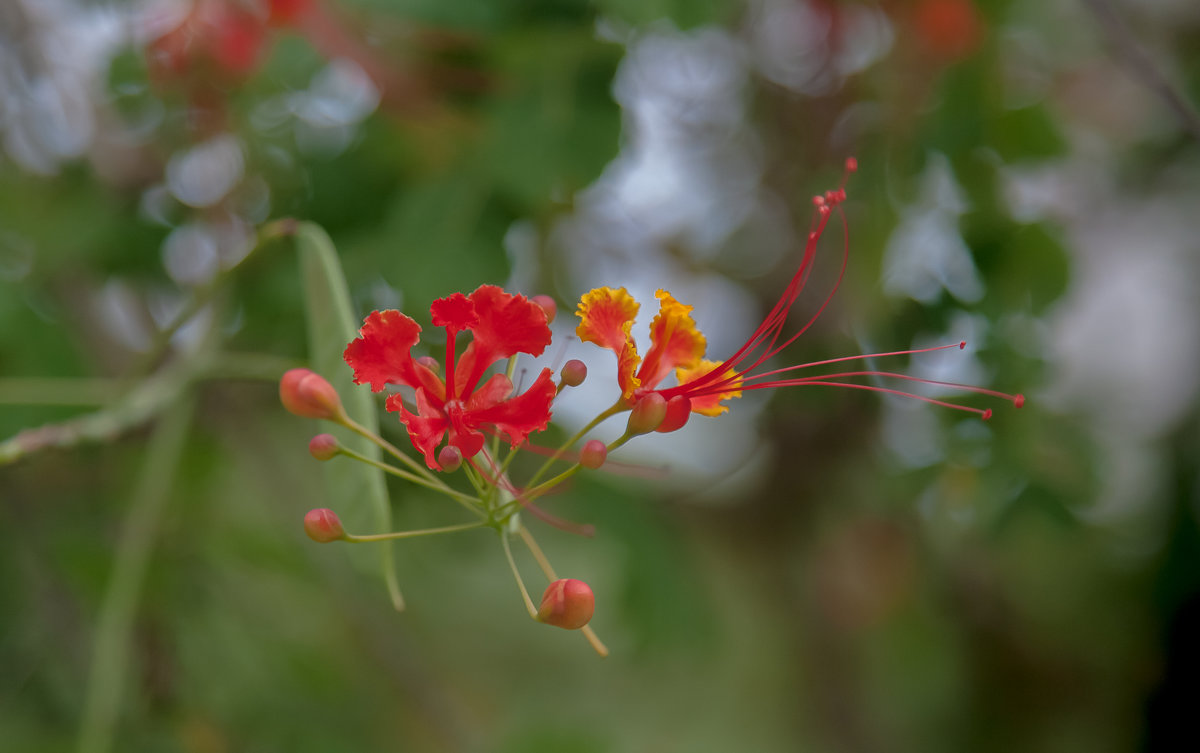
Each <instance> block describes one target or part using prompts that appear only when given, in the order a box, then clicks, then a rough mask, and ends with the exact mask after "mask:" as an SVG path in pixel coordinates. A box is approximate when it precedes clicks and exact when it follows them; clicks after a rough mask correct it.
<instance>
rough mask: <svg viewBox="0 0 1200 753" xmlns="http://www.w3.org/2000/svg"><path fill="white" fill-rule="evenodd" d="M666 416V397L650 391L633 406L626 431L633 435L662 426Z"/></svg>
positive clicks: (645, 432)
mask: <svg viewBox="0 0 1200 753" xmlns="http://www.w3.org/2000/svg"><path fill="white" fill-rule="evenodd" d="M666 417H667V399H666V398H665V397H663V396H662V395H660V394H659V393H657V392H651V393H650V394H648V395H646V396H645V397H643V398H642V399H641V400H638V401H637V404H636V405H634V406H633V411H632V412H630V414H629V424H628V426H627V427H626V431H628V432H629V433H630V434H635V435H636V434H647V433H649V432H652V431H654V430H655V429H657V428H658V427H659V426H662V422H663V419H664V418H666Z"/></svg>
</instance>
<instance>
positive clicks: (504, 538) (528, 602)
mask: <svg viewBox="0 0 1200 753" xmlns="http://www.w3.org/2000/svg"><path fill="white" fill-rule="evenodd" d="M500 544H501V545H502V546H503V547H504V556H505V558H506V559H508V567H509V569H511V570H512V574H513V578H515V579H516V581H517V588H519V589H521V597H522V598H523V599H525V609H526V611H528V612H529V616H530V617H532V618H533V619H535V620H536V619H537V607H535V606H533V599H531V598H529V591H528V590H526V588H525V581H523V580H521V571H520V570H517V562H516V560H514V559H513V554H512V546H511V545H510V544H509V543H508V534H507V533H506V532H504V531H501V532H500Z"/></svg>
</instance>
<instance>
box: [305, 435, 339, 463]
mask: <svg viewBox="0 0 1200 753" xmlns="http://www.w3.org/2000/svg"><path fill="white" fill-rule="evenodd" d="M340 449H341V448H340V447H339V446H338V441H337V438H336V437H334V436H333V435H332V434H318V435H317V436H315V437H313V438H312V439H310V440H309V442H308V454H309V455H312V456H313V457H314V458H316V459H317V460H333V459H334V458H335V457H337V454H338V451H339V450H340Z"/></svg>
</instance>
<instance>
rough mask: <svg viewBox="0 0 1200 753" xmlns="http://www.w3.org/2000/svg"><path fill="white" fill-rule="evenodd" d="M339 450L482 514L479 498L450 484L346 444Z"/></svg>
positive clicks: (343, 453) (340, 446)
mask: <svg viewBox="0 0 1200 753" xmlns="http://www.w3.org/2000/svg"><path fill="white" fill-rule="evenodd" d="M338 452H339V453H340V454H342V455H345V456H346V457H350V458H354V459H355V460H357V461H359V462H360V463H366V464H367V465H370V466H374V467H375V468H378V469H379V470H381V471H383V472H385V473H390V474H391V475H393V476H396V477H398V478H402V479H404V480H405V481H408V482H411V483H413V484H417V485H418V486H423V487H425V488H426V489H432V490H433V491H435V492H440V493H442V494H445V495H446V496H447V497H450V498H451V499H453V500H454V501H455V502H458V503H460V504H462V505H463V506H465V507H466V508H467V509H468V510H471V511H472V512H474V513H476V514H482V513H481V512H480V510H479V508H478V507H477V506H476V502H477V500H476V499H475V498H474V497H472V496H470V495H469V494H463V493H462V492H460V491H456V490H454V489H451V488H450V487H449V486H446V485H445V484H443V483H442V482H441V481H434V482H432V483H431V482H429V481H426V480H425V479H423V478H421V477H420V476H414V475H413V474H411V473H409V472H408V471H405V470H402V469H400V468H397V467H396V466H394V465H388V464H387V463H384V462H381V461H379V460H375V459H374V458H369V457H367V456H366V455H360V454H359V453H357V452H355V451H354V450H351V449H350V448H348V447H346V446H345V445H339V446H338Z"/></svg>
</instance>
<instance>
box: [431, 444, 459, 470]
mask: <svg viewBox="0 0 1200 753" xmlns="http://www.w3.org/2000/svg"><path fill="white" fill-rule="evenodd" d="M437 461H438V465H439V466H441V468H442V470H443V471H444V472H446V473H454V472H455V471H457V470H458V468H459V466H461V465H462V461H463V456H462V450H460V449H458V448H457V447H455V446H454V445H452V444H448V445H446V446H445V447H443V448H442V449H440V450H438V454H437Z"/></svg>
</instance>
